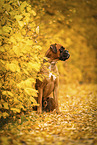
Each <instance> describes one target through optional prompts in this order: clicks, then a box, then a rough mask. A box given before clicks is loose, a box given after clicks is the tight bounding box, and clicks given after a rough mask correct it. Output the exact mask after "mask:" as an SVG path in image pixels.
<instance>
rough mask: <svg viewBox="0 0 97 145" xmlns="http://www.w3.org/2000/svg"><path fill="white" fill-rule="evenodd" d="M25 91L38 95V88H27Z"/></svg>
mask: <svg viewBox="0 0 97 145" xmlns="http://www.w3.org/2000/svg"><path fill="white" fill-rule="evenodd" d="M25 92H26V93H27V94H28V95H32V96H37V90H35V89H32V88H25Z"/></svg>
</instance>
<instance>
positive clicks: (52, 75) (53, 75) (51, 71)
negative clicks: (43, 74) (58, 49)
mask: <svg viewBox="0 0 97 145" xmlns="http://www.w3.org/2000/svg"><path fill="white" fill-rule="evenodd" d="M54 67H55V66H52V65H50V66H49V76H48V77H49V79H50V80H51V81H55V80H56V78H57V74H56V73H55V72H54V71H55V70H54Z"/></svg>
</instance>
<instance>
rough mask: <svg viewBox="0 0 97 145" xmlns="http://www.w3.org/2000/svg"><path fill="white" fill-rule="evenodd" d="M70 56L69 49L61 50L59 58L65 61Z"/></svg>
mask: <svg viewBox="0 0 97 145" xmlns="http://www.w3.org/2000/svg"><path fill="white" fill-rule="evenodd" d="M69 57H70V54H69V52H68V50H64V51H62V52H60V57H59V60H62V61H65V60H66V59H68V58H69Z"/></svg>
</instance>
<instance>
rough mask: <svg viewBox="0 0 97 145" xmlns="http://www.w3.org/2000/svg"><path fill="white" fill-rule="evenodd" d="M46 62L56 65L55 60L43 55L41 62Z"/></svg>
mask: <svg viewBox="0 0 97 145" xmlns="http://www.w3.org/2000/svg"><path fill="white" fill-rule="evenodd" d="M46 62H48V63H50V65H53V66H54V65H56V63H57V60H51V59H50V58H48V57H45V58H44V59H43V63H46Z"/></svg>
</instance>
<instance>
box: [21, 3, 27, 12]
mask: <svg viewBox="0 0 97 145" xmlns="http://www.w3.org/2000/svg"><path fill="white" fill-rule="evenodd" d="M25 7H27V2H26V1H24V2H23V3H22V4H21V5H20V10H21V12H22V11H23V10H24V8H25Z"/></svg>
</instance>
